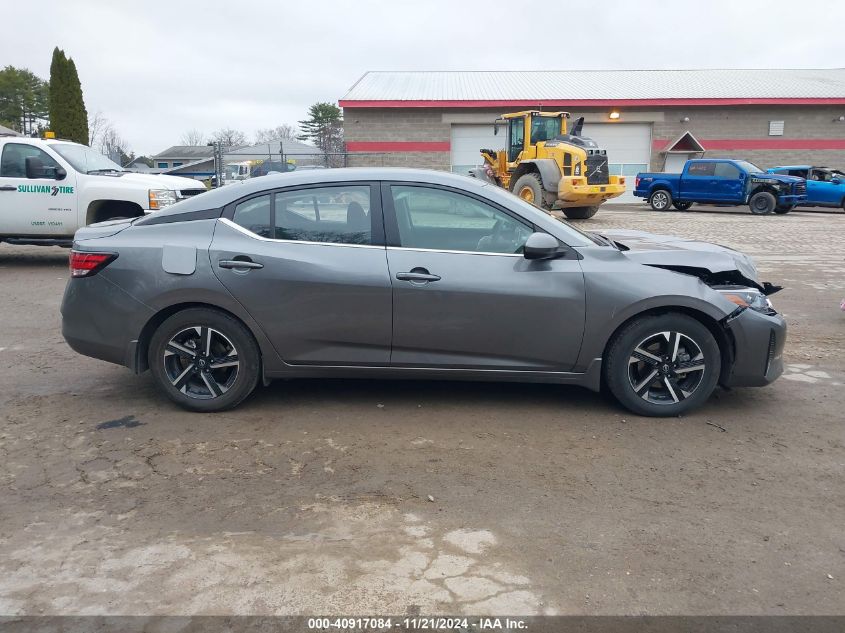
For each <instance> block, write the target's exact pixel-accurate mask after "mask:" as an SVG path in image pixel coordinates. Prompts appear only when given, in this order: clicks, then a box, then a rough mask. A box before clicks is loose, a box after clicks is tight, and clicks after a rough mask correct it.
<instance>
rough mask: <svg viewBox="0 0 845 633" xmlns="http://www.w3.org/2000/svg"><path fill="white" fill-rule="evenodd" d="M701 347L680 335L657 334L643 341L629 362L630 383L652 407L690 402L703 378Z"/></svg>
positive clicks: (635, 349) (672, 333)
mask: <svg viewBox="0 0 845 633" xmlns="http://www.w3.org/2000/svg"><path fill="white" fill-rule="evenodd" d="M705 367H706V365H705V358H704V353H703V352H702V350H701V347H700V346H699V345H698V344H697V343H696V342H695V341H694V340H693V339H692V338H690V337H689V336H687V335H686V334H682V333H681V332H669V331H664V332H658V333H656V334H652V335H650V336H648V337H647V338H645V339H643V340H642V341H640V343H639V344H638V345H636V346H635V347H634V350H633V352H631V356H630V357H629V359H628V381H629V383H630V385H631V388H632V389H633V390H634V392H635V393H636V394H637V395H638V396H640V397H641V398H642V399H643V400H645V401H646V402H650V403H652V404H669V405H671V404H676V403H678V402H681V401H682V400H686V399H687V398H689V397H690V396H691V395H692V394H693V393H694V392H695V390H696V389H698V387H699V385H700V384H701V381H702V379H703V378H704V373H705V372H704V370H705Z"/></svg>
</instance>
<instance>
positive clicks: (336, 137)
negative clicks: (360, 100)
mask: <svg viewBox="0 0 845 633" xmlns="http://www.w3.org/2000/svg"><path fill="white" fill-rule="evenodd" d="M299 127H300V129H301V130H302V134H300V135H299V136H298V137H297V138H299V139H300V140H310V141H313V142H314V145H316V146H317V147H319V148H320V149H321V150H323V152H324V153H326V154H329V153H332V152H342V151H343V118H342V115H341V112H340V108H338V107H337V106H336V105H335V104H333V103H315V104H314V105H312V106H311V107H310V108H308V119H306V120H305V121H300V122H299Z"/></svg>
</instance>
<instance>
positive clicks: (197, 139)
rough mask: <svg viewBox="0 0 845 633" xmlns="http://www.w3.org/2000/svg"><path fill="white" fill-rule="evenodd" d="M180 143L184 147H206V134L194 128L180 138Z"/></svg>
mask: <svg viewBox="0 0 845 633" xmlns="http://www.w3.org/2000/svg"><path fill="white" fill-rule="evenodd" d="M179 142H180V143H182V145H194V146H195V145H205V134H203V133H202V132H200V131H199V130H198V129H196V128H194V129H191V130H188V131H187V132H185V133H184V134H183V135H182V136H181V137H180V138H179Z"/></svg>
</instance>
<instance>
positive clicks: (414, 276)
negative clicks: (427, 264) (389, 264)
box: [396, 268, 440, 282]
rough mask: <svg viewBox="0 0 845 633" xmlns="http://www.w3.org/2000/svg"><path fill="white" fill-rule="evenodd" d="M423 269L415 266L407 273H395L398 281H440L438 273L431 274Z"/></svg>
mask: <svg viewBox="0 0 845 633" xmlns="http://www.w3.org/2000/svg"><path fill="white" fill-rule="evenodd" d="M423 270H425V269H423ZM423 270H418V269H416V268H415V269H414V270H412V271H411V272H408V273H396V279H398V280H399V281H426V282H427V281H440V275H432V274H431V273H430V272H428V271H427V270H426V271H425V272H423Z"/></svg>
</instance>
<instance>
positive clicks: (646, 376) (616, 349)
mask: <svg viewBox="0 0 845 633" xmlns="http://www.w3.org/2000/svg"><path fill="white" fill-rule="evenodd" d="M667 335H668V336H667ZM676 341H677V342H676ZM603 364H604V378H605V382H606V384H607V386H608V387H609V388H610V391H611V393H612V394H613V395H614V396H615V397H616V399H617V400H618V401H619V403H620V404H621V405H622V406H624V407H625V408H626V409H629V410H630V411H633V412H634V413H637V414H639V415H646V416H652V417H669V416H677V415H680V414H682V413H685V412H686V411H689V410H691V409H693V408H695V407H698V406H700V405H701V404H703V403H704V402H705V401H706V400H707V399H708V398H709V397H710V394H712V393H713V390H714V389H715V388H716V383H717V382H718V380H719V372H720V368H721V365H722V362H721V352H720V350H719V345H718V343H717V342H716V339H715V338H714V337H713V334H711V332H710V330H708V329H707V327H705V326H704V325H703V324H702V323H701V322H700V321H697V320H696V319H694V318H692V317H690V316H687V315H685V314H680V313H677V312H670V313H667V314H661V315H645V316H640V317H635V318H634V320H632V321H631V322H630V323H628V324H627V325H626V326H625V327H624V328H623V329H622V330H620V331H619V332H618V333H617V334H616V336H614V338H613V339H612V340H611V341H610V343H609V344H608V346H607V351H606V353H605V362H604V363H603Z"/></svg>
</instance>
